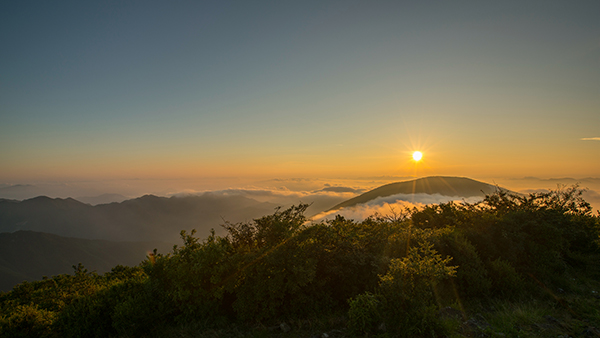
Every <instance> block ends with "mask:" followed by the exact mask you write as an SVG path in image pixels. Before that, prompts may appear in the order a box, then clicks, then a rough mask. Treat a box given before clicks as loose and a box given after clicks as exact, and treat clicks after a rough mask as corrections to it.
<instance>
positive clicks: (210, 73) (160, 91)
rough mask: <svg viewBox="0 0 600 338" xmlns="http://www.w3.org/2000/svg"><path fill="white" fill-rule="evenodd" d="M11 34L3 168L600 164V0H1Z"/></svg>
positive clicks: (447, 171) (229, 179)
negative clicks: (417, 157)
mask: <svg viewBox="0 0 600 338" xmlns="http://www.w3.org/2000/svg"><path fill="white" fill-rule="evenodd" d="M0 46H2V47H1V52H0V183H3V184H27V183H40V182H66V181H77V180H79V181H103V180H104V181H110V180H184V181H185V180H189V182H192V181H194V182H198V181H202V182H204V183H203V184H204V185H203V184H201V183H198V184H196V185H195V186H194V187H193V188H194V189H202V188H203V187H205V188H206V187H208V188H217V187H216V186H215V183H214V182H221V183H220V185H219V187H220V188H224V187H227V186H233V185H235V184H237V183H239V182H246V181H248V180H268V179H275V178H279V179H291V178H309V179H317V178H318V179H323V178H325V179H352V178H369V177H388V178H394V177H421V176H428V175H449V176H466V177H472V178H476V179H487V180H488V181H489V180H493V179H502V178H505V179H506V178H516V177H539V178H543V179H550V178H553V177H573V178H586V177H600V2H598V1H597V0H589V1H586V0H583V1H552V0H548V1H495V2H488V1H485V2H484V1H418V2H416V1H413V2H409V1H296V2H289V1H239V2H236V1H214V2H211V1H96V2H93V1H59V2H52V1H4V2H1V3H0ZM415 150H419V151H422V152H423V159H422V160H421V161H419V162H418V163H417V162H415V161H414V160H412V158H411V154H412V152H413V151H415ZM207 182H209V183H207ZM210 182H212V183H210ZM211 184H212V185H211Z"/></svg>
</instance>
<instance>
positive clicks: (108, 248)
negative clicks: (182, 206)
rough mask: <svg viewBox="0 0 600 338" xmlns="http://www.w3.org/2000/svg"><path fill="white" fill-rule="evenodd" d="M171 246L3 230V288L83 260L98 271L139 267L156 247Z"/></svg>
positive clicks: (70, 269)
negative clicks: (120, 267)
mask: <svg viewBox="0 0 600 338" xmlns="http://www.w3.org/2000/svg"><path fill="white" fill-rule="evenodd" d="M171 248H172V247H171V245H170V244H167V243H164V242H110V241H103V240H89V239H80V238H68V237H61V236H57V235H52V234H47V233H42V232H34V231H17V232H14V233H0V291H8V290H10V289H11V288H13V287H14V286H15V285H16V284H18V283H21V282H23V281H25V280H27V281H30V282H31V281H35V280H40V279H42V277H43V276H48V277H50V276H55V275H59V274H65V273H72V272H73V265H77V264H79V263H82V264H83V265H84V266H85V267H86V268H87V269H88V270H90V271H97V272H98V273H104V272H107V271H110V269H111V268H113V267H114V266H116V265H127V266H135V265H138V264H139V263H140V262H141V261H142V260H144V259H145V258H146V255H147V254H148V252H151V251H152V250H153V249H158V250H159V251H161V252H166V251H169V250H170V249H171Z"/></svg>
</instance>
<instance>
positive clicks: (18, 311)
mask: <svg viewBox="0 0 600 338" xmlns="http://www.w3.org/2000/svg"><path fill="white" fill-rule="evenodd" d="M54 316H55V314H54V313H52V312H50V311H46V310H43V309H39V308H38V307H37V305H33V304H30V305H18V306H16V307H15V308H14V309H13V312H12V313H11V314H10V315H9V316H7V317H5V318H2V317H0V333H1V334H2V337H6V338H17V337H51V336H52V322H53V320H54Z"/></svg>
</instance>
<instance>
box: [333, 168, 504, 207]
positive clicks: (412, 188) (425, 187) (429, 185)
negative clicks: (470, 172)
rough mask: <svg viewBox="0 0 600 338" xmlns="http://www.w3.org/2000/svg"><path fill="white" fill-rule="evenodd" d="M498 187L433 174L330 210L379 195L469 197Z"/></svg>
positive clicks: (395, 185)
mask: <svg viewBox="0 0 600 338" xmlns="http://www.w3.org/2000/svg"><path fill="white" fill-rule="evenodd" d="M496 189H498V188H497V187H496V186H494V185H491V184H487V183H483V182H479V181H476V180H473V179H470V178H465V177H447V176H432V177H424V178H419V179H416V180H411V181H404V182H396V183H390V184H386V185H383V186H381V187H379V188H375V189H373V190H371V191H367V192H366V193H364V194H361V195H358V196H356V197H354V198H351V199H349V200H347V201H345V202H342V203H340V204H338V205H336V206H334V207H333V208H331V209H329V210H338V209H341V208H347V207H352V206H355V205H358V204H365V203H369V202H370V201H373V200H374V199H376V198H379V197H387V196H393V195H400V194H402V195H416V194H428V195H434V194H438V195H443V196H451V197H458V198H468V197H475V196H481V197H484V196H485V195H486V194H491V193H493V192H494V191H496Z"/></svg>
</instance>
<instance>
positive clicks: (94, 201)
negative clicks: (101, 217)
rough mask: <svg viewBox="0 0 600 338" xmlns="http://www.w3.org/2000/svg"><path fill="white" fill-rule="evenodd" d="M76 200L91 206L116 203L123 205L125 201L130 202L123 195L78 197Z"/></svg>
mask: <svg viewBox="0 0 600 338" xmlns="http://www.w3.org/2000/svg"><path fill="white" fill-rule="evenodd" d="M75 199H76V200H78V201H80V202H83V203H87V204H91V205H98V204H108V203H114V202H117V203H121V202H123V201H126V200H128V198H127V197H125V196H123V195H121V194H102V195H99V196H83V197H77V198H75Z"/></svg>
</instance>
